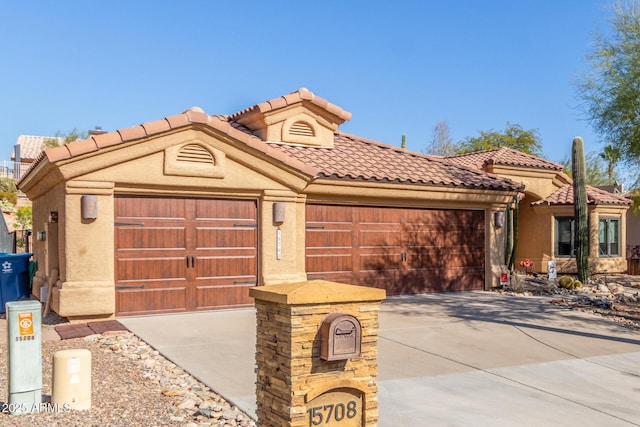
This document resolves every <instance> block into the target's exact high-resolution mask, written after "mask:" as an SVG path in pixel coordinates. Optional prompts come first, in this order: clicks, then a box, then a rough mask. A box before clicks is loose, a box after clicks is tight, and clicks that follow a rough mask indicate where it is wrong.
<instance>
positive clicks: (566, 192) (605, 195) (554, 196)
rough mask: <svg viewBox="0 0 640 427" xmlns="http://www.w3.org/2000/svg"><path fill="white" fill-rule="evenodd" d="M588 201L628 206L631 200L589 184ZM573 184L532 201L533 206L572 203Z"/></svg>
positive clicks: (596, 203) (595, 203)
mask: <svg viewBox="0 0 640 427" xmlns="http://www.w3.org/2000/svg"><path fill="white" fill-rule="evenodd" d="M587 203H588V204H590V205H617V206H625V205H626V206H628V205H630V204H631V200H629V199H627V198H625V197H624V196H622V195H619V194H614V193H610V192H608V191H605V190H601V189H599V188H596V187H592V186H590V185H587ZM572 204H573V185H572V184H567V185H564V186H562V187H560V188H558V189H557V190H556V191H554V192H553V193H551V194H550V195H549V196H547V197H545V198H544V199H540V200H537V201H535V202H533V203H531V206H552V205H572Z"/></svg>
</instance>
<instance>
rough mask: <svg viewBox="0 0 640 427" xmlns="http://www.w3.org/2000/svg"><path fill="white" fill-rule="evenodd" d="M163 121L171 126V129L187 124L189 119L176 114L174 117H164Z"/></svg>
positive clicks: (184, 115) (183, 115)
mask: <svg viewBox="0 0 640 427" xmlns="http://www.w3.org/2000/svg"><path fill="white" fill-rule="evenodd" d="M165 120H166V121H167V122H168V123H169V126H171V129H175V128H179V127H182V126H186V125H188V124H189V118H188V117H187V115H186V114H184V113H182V114H176V115H175V116H169V117H165Z"/></svg>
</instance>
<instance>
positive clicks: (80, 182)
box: [18, 89, 523, 319]
mask: <svg viewBox="0 0 640 427" xmlns="http://www.w3.org/2000/svg"><path fill="white" fill-rule="evenodd" d="M350 117H351V114H350V113H348V112H347V111H345V110H343V109H342V108H340V107H338V106H336V105H333V104H331V103H329V102H328V101H326V100H325V99H323V98H320V97H318V96H315V95H314V94H313V93H311V92H310V91H308V90H306V89H300V90H298V91H295V92H293V93H290V94H288V95H285V96H282V97H279V98H274V99H272V100H270V101H267V102H264V103H261V104H258V105H255V106H253V107H250V108H248V109H246V110H243V111H241V112H238V113H236V114H232V115H230V116H223V115H213V116H210V115H208V114H206V113H204V112H203V111H202V110H201V109H199V108H192V109H190V110H187V111H185V112H183V113H182V114H178V115H175V116H170V117H166V118H164V119H161V120H157V121H154V122H148V123H143V124H142V125H140V126H134V127H131V128H126V129H120V130H118V131H116V132H110V133H105V134H102V135H95V136H92V137H90V138H89V139H86V140H80V141H74V142H71V143H69V144H66V145H64V146H61V147H57V148H53V149H49V150H47V151H45V152H44V153H43V154H42V155H40V156H39V157H38V159H37V160H36V161H35V163H34V164H33V166H32V168H31V169H30V171H29V172H28V173H27V174H26V175H25V176H24V177H23V178H22V180H20V181H19V183H18V185H19V187H20V188H21V189H22V191H23V192H25V193H26V194H27V195H28V197H29V198H30V199H31V200H32V202H33V224H34V225H33V227H34V235H37V236H39V239H38V240H36V241H35V242H34V251H33V252H34V258H35V259H36V261H38V272H37V274H36V277H35V278H34V294H35V295H36V296H40V295H39V294H40V288H41V286H43V285H46V284H47V283H49V281H52V282H54V283H52V284H54V285H55V287H54V288H53V292H52V307H53V309H54V310H55V311H56V312H57V313H58V314H60V315H62V316H66V317H69V318H71V319H87V318H95V317H109V316H113V315H118V316H124V315H138V314H151V313H168V312H184V311H196V310H210V309H216V308H229V307H240V306H247V305H251V304H252V300H251V299H250V298H249V296H248V289H249V288H250V287H252V286H256V285H259V286H262V285H272V284H278V283H295V282H300V281H304V280H307V279H316V278H321V279H326V280H333V281H340V282H346V283H353V284H361V285H366V286H376V287H380V288H384V289H386V290H387V292H388V293H389V294H412V293H422V292H443V291H455V290H483V289H489V288H490V287H492V286H495V285H497V284H498V280H499V279H498V278H499V273H500V271H501V265H502V264H503V263H504V228H500V227H496V226H495V225H494V223H495V222H494V215H495V214H496V213H497V212H503V211H504V210H505V209H506V206H507V204H508V203H509V202H510V201H511V200H512V199H513V198H514V197H515V196H516V195H517V194H519V192H520V191H521V190H523V186H522V185H521V184H519V183H516V182H513V181H512V180H510V179H507V178H502V177H498V176H496V175H494V174H488V173H486V172H484V171H480V170H474V169H470V168H467V167H463V166H455V165H452V164H450V163H447V162H445V161H443V160H442V159H437V158H434V157H430V156H425V155H421V154H418V153H413V152H410V151H406V150H404V149H401V148H397V147H393V146H388V145H384V144H380V143H377V142H373V141H370V140H366V139H363V138H360V137H357V136H354V135H349V134H345V133H343V132H340V131H339V130H338V127H339V126H340V124H342V123H343V122H344V121H345V120H349V119H350ZM56 278H59V279H58V280H56Z"/></svg>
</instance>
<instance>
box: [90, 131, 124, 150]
mask: <svg viewBox="0 0 640 427" xmlns="http://www.w3.org/2000/svg"><path fill="white" fill-rule="evenodd" d="M92 138H93V140H94V141H95V142H96V146H97V147H98V148H105V147H110V146H112V145H117V144H120V143H122V137H121V136H120V134H119V133H118V132H109V133H103V134H100V135H94V136H92Z"/></svg>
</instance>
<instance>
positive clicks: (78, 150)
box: [67, 138, 98, 157]
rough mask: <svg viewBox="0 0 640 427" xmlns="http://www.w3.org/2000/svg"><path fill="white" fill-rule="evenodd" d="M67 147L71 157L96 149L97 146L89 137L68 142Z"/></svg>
mask: <svg viewBox="0 0 640 427" xmlns="http://www.w3.org/2000/svg"><path fill="white" fill-rule="evenodd" d="M67 148H68V149H69V153H71V157H74V156H79V155H81V154H86V153H90V152H92V151H96V150H97V149H98V146H97V145H96V143H95V141H94V140H93V139H91V138H89V139H81V140H78V141H73V142H70V143H68V144H67Z"/></svg>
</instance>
